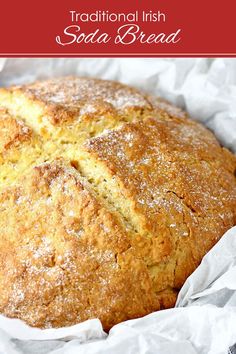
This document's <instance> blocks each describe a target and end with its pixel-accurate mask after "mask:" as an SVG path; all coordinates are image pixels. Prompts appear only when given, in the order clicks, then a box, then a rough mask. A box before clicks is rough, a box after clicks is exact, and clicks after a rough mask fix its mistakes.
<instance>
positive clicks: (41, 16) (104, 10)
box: [0, 0, 236, 57]
mask: <svg viewBox="0 0 236 354" xmlns="http://www.w3.org/2000/svg"><path fill="white" fill-rule="evenodd" d="M234 23H235V0H227V1H225V2H224V3H222V2H220V1H209V0H208V1H207V0H198V1H190V0H178V1H176V0H159V1H152V0H142V1H137V0H129V1H106V0H100V1H88V0H87V1H86V0H82V1H79V0H67V1H60V0H59V1H52V0H51V1H50V0H47V1H46V0H41V1H32V0H31V1H29V0H21V1H14V2H13V1H5V2H2V4H1V12H0V56H8V57H9V56H50V57H52V56H103V57H104V56H181V57H183V56H236V41H235V39H234V32H235V29H234Z"/></svg>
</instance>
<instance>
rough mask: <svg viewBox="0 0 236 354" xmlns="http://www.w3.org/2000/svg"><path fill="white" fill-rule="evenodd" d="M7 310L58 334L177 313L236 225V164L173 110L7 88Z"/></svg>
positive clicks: (85, 81)
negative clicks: (192, 281) (205, 262)
mask: <svg viewBox="0 0 236 354" xmlns="http://www.w3.org/2000/svg"><path fill="white" fill-rule="evenodd" d="M0 107H1V108H0V138H1V139H0V140H1V142H0V312H1V313H3V314H4V315H6V316H9V317H17V318H20V319H22V320H24V321H26V322H27V323H28V324H30V325H32V326H37V327H42V328H48V327H61V326H68V325H72V324H75V323H78V322H81V321H84V320H86V319H90V318H95V317H97V318H99V319H100V320H101V321H102V324H103V326H104V328H105V329H106V330H108V329H109V328H111V327H112V326H113V325H114V324H116V323H119V322H121V321H124V320H127V319H132V318H136V317H140V316H144V315H146V314H148V313H150V312H152V311H156V310H159V309H161V308H168V307H171V306H174V304H175V300H176V296H177V294H178V291H179V289H180V288H181V286H182V285H183V283H184V281H185V280H186V278H187V277H188V276H189V275H190V274H191V273H192V272H193V271H194V269H195V268H196V267H197V266H198V265H199V263H200V262H201V259H202V257H203V256H204V255H205V254H206V252H208V250H209V249H210V248H211V247H212V246H213V245H214V244H215V243H216V242H217V241H218V240H219V239H220V237H221V236H222V235H223V234H224V232H225V231H226V230H227V229H229V228H230V227H232V226H233V225H235V223H236V178H235V170H236V158H235V156H234V155H233V154H232V153H231V152H229V151H228V150H227V149H225V148H223V147H221V146H220V144H219V143H218V142H217V140H216V138H215V137H214V135H213V134H212V133H211V132H210V131H209V130H207V129H206V128H205V127H203V126H202V125H201V124H199V123H197V122H195V121H193V120H190V119H189V118H188V117H187V115H186V114H185V113H184V112H182V111H181V110H180V109H178V108H176V107H172V106H171V105H170V104H169V103H168V102H165V101H163V100H161V99H159V98H153V97H150V96H147V95H145V94H143V93H142V92H139V91H138V90H136V89H134V88H130V87H128V86H125V85H122V84H120V83H116V82H111V81H102V80H98V79H91V78H77V77H64V78H56V79H51V80H47V81H41V82H36V83H33V84H29V85H24V86H18V87H11V88H7V89H0Z"/></svg>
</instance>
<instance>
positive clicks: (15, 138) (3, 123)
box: [0, 110, 31, 154]
mask: <svg viewBox="0 0 236 354" xmlns="http://www.w3.org/2000/svg"><path fill="white" fill-rule="evenodd" d="M30 138H31V129H30V128H29V127H27V126H26V125H25V124H24V122H23V121H20V120H16V119H14V118H13V117H11V116H10V115H9V114H7V112H6V111H5V110H0V154H1V153H3V152H5V151H7V150H9V149H10V148H11V147H12V146H13V147H16V146H17V145H20V144H21V143H22V142H24V141H27V140H30Z"/></svg>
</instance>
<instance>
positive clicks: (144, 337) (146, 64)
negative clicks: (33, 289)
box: [0, 58, 236, 354]
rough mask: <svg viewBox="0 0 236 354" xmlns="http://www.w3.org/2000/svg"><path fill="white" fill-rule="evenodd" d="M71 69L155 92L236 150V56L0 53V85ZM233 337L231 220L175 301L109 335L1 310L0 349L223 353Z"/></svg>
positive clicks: (235, 244) (89, 324)
mask: <svg viewBox="0 0 236 354" xmlns="http://www.w3.org/2000/svg"><path fill="white" fill-rule="evenodd" d="M70 74H78V75H83V76H96V77H101V78H105V79H114V80H119V81H122V82H124V83H127V84H131V85H134V86H137V87H140V88H142V89H143V90H146V91H148V92H151V93H153V94H156V95H160V96H162V97H164V98H166V99H168V100H170V101H171V102H173V103H175V104H177V105H179V106H181V107H183V108H184V109H186V110H187V111H188V112H189V114H190V115H191V116H192V117H194V118H195V119H198V120H200V121H202V122H203V123H204V124H206V125H207V126H208V127H210V128H211V129H212V130H213V131H214V132H215V134H216V135H217V137H218V138H219V139H220V141H221V142H222V144H224V145H225V146H227V147H229V148H231V149H232V150H233V151H234V152H236V59H151V58H147V59H141V58H138V59H134V58H131V59H125V58H122V59H106V58H101V59H77V58H76V59H74V58H73V59H63V58H59V59H23V58H20V59H0V86H8V85H11V84H21V83H24V82H29V81H34V80H35V79H38V78H40V79H41V78H45V77H52V76H61V75H70ZM235 343H236V227H234V228H232V229H231V230H229V231H228V232H227V233H226V234H225V235H224V236H223V238H222V239H221V240H220V241H219V242H218V243H217V245H216V246H215V247H214V248H213V249H212V250H211V251H210V252H209V253H208V254H207V255H206V256H205V257H204V258H203V260H202V263H201V265H200V266H199V267H198V268H197V269H196V271H195V272H194V273H193V274H192V275H191V276H190V277H189V278H188V279H187V281H186V282H185V284H184V286H183V288H182V290H181V292H180V294H179V297H178V300H177V304H176V308H174V309H170V310H164V311H159V312H155V313H152V314H150V315H148V316H146V317H143V318H141V319H137V320H131V321H127V322H123V323H120V324H118V325H117V326H115V327H113V328H112V329H111V331H110V333H109V335H107V334H106V333H104V332H103V330H102V326H101V323H100V322H99V320H97V319H94V320H90V321H86V322H83V323H81V324H78V325H76V326H72V327H68V328H60V329H48V330H40V329H36V328H30V327H28V326H26V325H25V324H24V323H23V322H21V321H19V320H14V319H7V318H5V317H3V316H0V354H19V353H25V354H48V353H50V354H73V353H75V354H80V353H84V354H85V353H86V354H95V353H97V354H98V353H99V354H118V353H122V354H127V353H130V354H131V353H132V354H138V353H139V354H144V353H145V354H152V353H153V354H154V353H155V354H159V353H160V354H173V353H175V354H185V353H186V354H196V353H198V354H227V352H228V350H229V348H230V347H231V346H233V345H234V344H235ZM231 350H232V353H233V352H234V349H233V348H232V349H231Z"/></svg>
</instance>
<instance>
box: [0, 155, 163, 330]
mask: <svg viewBox="0 0 236 354" xmlns="http://www.w3.org/2000/svg"><path fill="white" fill-rule="evenodd" d="M0 205H1V206H0V214H1V220H0V229H1V239H0V269H1V270H3V269H4V273H1V277H0V304H1V307H0V310H1V312H2V313H4V314H5V315H8V316H10V317H20V318H22V319H24V320H25V321H27V323H29V324H31V325H33V326H39V327H44V326H47V327H49V326H61V325H62V324H63V325H70V324H71V323H76V322H80V321H83V320H85V319H87V318H92V317H99V318H100V319H101V320H102V322H103V324H104V326H105V328H106V329H108V328H110V327H111V326H112V325H114V324H115V323H118V322H120V321H122V320H124V319H127V318H132V317H139V316H142V315H144V314H147V313H149V312H150V311H152V310H154V309H158V308H159V302H158V300H157V299H156V303H155V302H154V300H155V296H154V294H153V292H152V288H151V282H150V279H149V276H148V272H147V269H146V267H145V264H144V262H143V261H142V260H141V259H138V258H137V257H136V256H135V254H132V252H129V255H128V256H126V253H127V251H128V249H129V248H130V242H129V237H128V235H127V234H126V232H125V230H123V228H122V226H121V225H119V222H118V221H117V220H116V218H115V217H114V215H112V214H111V213H109V212H108V211H107V210H106V209H105V208H104V207H103V206H102V205H101V204H100V203H99V202H98V201H97V200H96V197H95V196H94V195H93V193H92V192H90V190H89V187H88V186H87V183H86V182H85V181H83V180H82V178H81V177H80V176H79V174H78V172H77V171H76V170H74V169H73V168H72V167H70V166H67V165H64V164H63V163H62V162H60V161H58V162H54V163H51V164H45V165H41V166H39V167H35V168H34V169H33V171H32V172H30V173H29V174H27V175H26V176H25V177H24V178H23V179H22V180H21V181H20V184H19V185H17V186H14V187H9V188H8V189H6V190H5V191H4V192H2V194H1V196H0ZM9 210H11V212H10V215H9ZM95 235H96V237H95ZM22 236H23V237H22ZM140 280H141V281H140Z"/></svg>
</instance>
